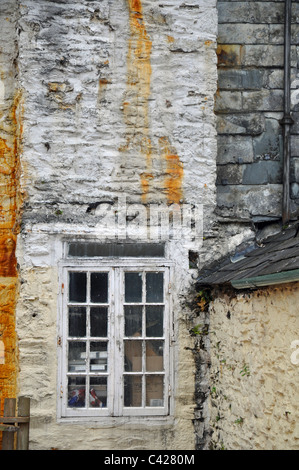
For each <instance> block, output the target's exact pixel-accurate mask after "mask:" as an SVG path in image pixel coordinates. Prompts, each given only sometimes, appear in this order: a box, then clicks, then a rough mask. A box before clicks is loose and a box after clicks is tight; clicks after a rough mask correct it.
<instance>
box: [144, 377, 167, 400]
mask: <svg viewBox="0 0 299 470" xmlns="http://www.w3.org/2000/svg"><path fill="white" fill-rule="evenodd" d="M163 395H164V376H163V375H148V376H147V377H146V406H164V400H163Z"/></svg>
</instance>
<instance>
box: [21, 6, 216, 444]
mask: <svg viewBox="0 0 299 470" xmlns="http://www.w3.org/2000/svg"><path fill="white" fill-rule="evenodd" d="M136 11H137V12H138V13H139V16H138V17H137V16H136V14H135V12H136ZM18 31H19V42H18V47H19V56H18V68H19V81H20V86H21V87H22V89H23V94H24V136H23V152H22V178H21V185H22V188H23V189H24V191H25V192H26V200H25V205H24V212H23V225H22V232H21V235H20V236H19V239H18V252H17V256H18V263H19V266H20V296H19V303H18V309H17V332H18V336H19V354H20V375H19V392H20V394H22V395H27V396H30V397H31V416H32V419H31V430H30V447H31V448H32V449H49V448H59V449H88V448H95V449H114V448H117V449H194V448H195V436H194V427H193V419H194V391H195V379H194V368H195V366H194V358H193V355H192V351H191V349H190V348H192V342H193V339H192V338H191V337H190V335H189V332H188V329H187V327H186V322H185V319H186V317H187V316H188V309H186V307H184V305H185V302H184V301H185V297H186V296H188V293H189V289H190V285H191V284H192V282H193V280H192V274H194V270H190V269H189V261H188V250H189V249H190V247H191V248H193V249H194V246H193V245H192V243H191V245H190V243H189V242H188V243H186V240H184V239H182V240H180V241H177V240H175V241H171V243H170V255H171V256H170V257H171V259H173V261H174V264H175V266H174V272H175V275H174V280H175V282H174V284H173V310H174V315H175V317H174V319H175V325H176V327H175V333H176V343H175V347H174V353H175V361H174V369H175V370H174V372H175V390H174V394H175V396H174V403H175V409H174V410H175V411H174V415H173V416H172V417H171V418H170V419H169V420H168V421H166V422H165V421H163V422H159V420H158V421H157V422H155V423H154V424H153V423H152V422H151V421H150V420H146V419H144V420H143V421H142V422H140V421H139V423H137V422H134V420H133V421H132V420H122V419H119V420H112V421H111V423H110V424H108V425H107V424H106V425H105V426H103V425H101V423H100V422H98V423H96V424H94V425H93V426H91V425H89V426H87V425H86V423H85V424H76V425H74V424H63V423H61V422H57V414H56V407H57V393H58V384H57V307H58V296H59V289H60V287H59V284H58V274H59V273H58V262H59V260H60V259H61V256H62V251H61V250H62V247H61V241H62V239H65V238H66V239H67V238H68V237H69V238H71V237H73V236H77V235H78V236H81V237H86V239H89V238H91V239H97V238H101V239H103V231H102V227H103V218H102V212H101V210H102V207H103V203H107V202H108V203H109V204H106V206H107V207H112V208H114V207H116V206H115V204H116V203H117V200H118V198H119V197H120V196H125V197H126V198H127V201H128V202H129V203H139V204H140V203H142V204H151V203H153V202H155V203H165V204H169V203H178V204H181V203H182V202H183V203H186V204H191V203H193V204H197V205H198V204H204V206H205V212H204V217H203V221H204V224H205V225H206V228H207V230H209V229H210V228H211V227H212V224H213V217H212V211H213V208H214V204H215V179H216V172H215V165H216V163H215V162H216V131H215V122H214V113H213V106H214V93H215V91H216V54H215V49H216V33H217V14H216V1H215V0H209V1H203V0H192V1H191V2H183V1H182V0H174V1H171V2H169V1H168V0H165V1H164V0H163V1H162V2H159V4H157V2H155V1H153V0H144V1H142V2H141V1H135V2H133V1H129V0H118V1H117V2H116V1H111V0H103V1H88V0H84V1H75V0H65V1H59V2H53V1H49V0H38V1H36V0H35V1H34V0H24V1H22V2H21V3H20V4H19V21H18ZM104 235H105V236H104V239H105V240H108V241H111V242H113V241H115V239H113V237H111V234H110V236H107V234H106V233H105V234H104ZM199 246H200V244H198V243H197V245H196V247H195V248H196V250H198V248H199Z"/></svg>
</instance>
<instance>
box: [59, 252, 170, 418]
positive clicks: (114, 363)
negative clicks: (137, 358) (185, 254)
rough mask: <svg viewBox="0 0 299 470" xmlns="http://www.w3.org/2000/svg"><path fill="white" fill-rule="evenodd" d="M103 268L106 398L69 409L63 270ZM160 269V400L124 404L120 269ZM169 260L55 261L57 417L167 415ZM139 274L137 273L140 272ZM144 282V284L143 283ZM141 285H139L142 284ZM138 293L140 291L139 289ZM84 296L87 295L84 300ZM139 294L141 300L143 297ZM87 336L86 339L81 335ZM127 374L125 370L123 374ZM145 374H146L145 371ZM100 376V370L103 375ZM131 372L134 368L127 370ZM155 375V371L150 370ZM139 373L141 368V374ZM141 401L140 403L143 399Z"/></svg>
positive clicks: (65, 299)
mask: <svg viewBox="0 0 299 470" xmlns="http://www.w3.org/2000/svg"><path fill="white" fill-rule="evenodd" d="M69 271H77V272H88V273H90V272H108V273H109V288H108V296H109V298H108V304H109V312H108V317H109V321H108V343H109V350H108V360H109V365H108V371H107V379H108V401H107V407H106V408H93V409H91V408H90V409H82V408H70V407H68V406H67V400H68V383H67V380H68V379H67V377H68V372H67V368H68V364H67V343H68V340H67V338H68V337H67V329H68V298H67V297H68V272H69ZM129 271H131V272H137V271H138V272H143V273H146V272H158V271H162V272H164V302H163V303H164V325H163V327H164V330H163V331H164V336H163V338H156V339H163V340H164V371H163V374H164V397H163V398H164V405H163V406H155V407H154V406H153V407H146V406H142V407H125V406H124V405H123V376H124V351H123V348H124V339H125V337H124V336H123V332H124V315H123V305H124V304H125V302H124V273H125V272H129ZM171 271H172V263H171V262H169V261H168V260H162V259H155V258H153V259H133V258H128V259H123V258H120V259H117V260H115V259H109V258H103V259H98V258H97V259H81V258H80V259H65V260H63V261H62V262H61V265H60V281H59V282H60V286H61V295H60V300H59V304H60V305H59V318H58V341H57V343H58V384H59V394H58V418H71V419H74V418H80V419H81V418H83V419H84V418H88V419H93V418H95V419H99V418H101V417H103V418H104V417H126V416H128V417H129V416H135V417H138V416H140V417H142V416H153V417H155V416H156V417H158V416H168V415H169V414H171V411H172V402H171V400H172V389H173V368H172V342H173V339H174V338H173V334H174V332H173V319H172V305H171V296H170V285H171ZM144 275H145V274H143V276H144ZM143 286H144V283H143ZM143 289H144V287H143ZM143 295H144V294H143ZM87 300H89V299H87ZM144 300H145V299H144V297H143V302H144ZM87 339H88V338H87ZM125 374H127V372H126V373H125ZM148 374H149V375H150V373H146V375H148ZM104 375H105V374H104ZM130 375H134V373H130ZM156 375H161V374H160V373H159V372H156ZM144 377H145V372H144V371H143V379H142V380H145V379H144ZM143 405H144V402H143Z"/></svg>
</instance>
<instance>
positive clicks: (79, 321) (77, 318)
mask: <svg viewBox="0 0 299 470" xmlns="http://www.w3.org/2000/svg"><path fill="white" fill-rule="evenodd" d="M69 336H77V337H83V336H86V308H85V307H69Z"/></svg>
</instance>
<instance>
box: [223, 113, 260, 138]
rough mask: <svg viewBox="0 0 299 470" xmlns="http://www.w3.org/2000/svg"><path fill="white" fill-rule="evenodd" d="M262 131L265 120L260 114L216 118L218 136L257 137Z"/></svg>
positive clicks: (230, 115)
mask: <svg viewBox="0 0 299 470" xmlns="http://www.w3.org/2000/svg"><path fill="white" fill-rule="evenodd" d="M264 129H265V118H264V115H263V114H262V113H260V114H258V113H248V114H229V115H218V116H217V132H218V133H219V134H245V135H259V134H261V133H262V132H263V131H264Z"/></svg>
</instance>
